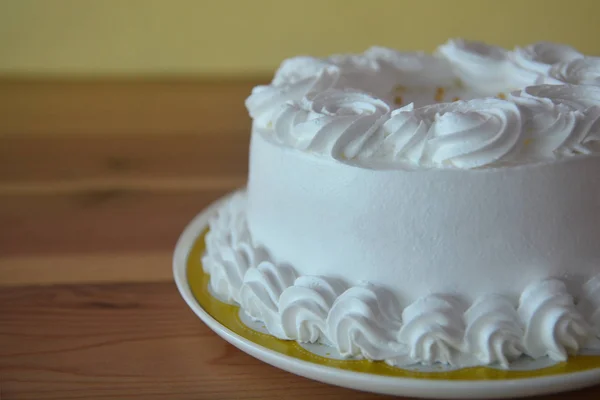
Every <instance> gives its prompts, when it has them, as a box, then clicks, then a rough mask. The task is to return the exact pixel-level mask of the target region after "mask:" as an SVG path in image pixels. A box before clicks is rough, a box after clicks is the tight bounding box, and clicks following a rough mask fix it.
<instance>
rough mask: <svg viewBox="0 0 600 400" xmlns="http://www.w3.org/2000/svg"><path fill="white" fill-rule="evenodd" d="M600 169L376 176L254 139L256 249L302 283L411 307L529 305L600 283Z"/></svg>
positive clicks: (592, 162)
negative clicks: (364, 291) (383, 293)
mask: <svg viewBox="0 0 600 400" xmlns="http://www.w3.org/2000/svg"><path fill="white" fill-rule="evenodd" d="M598 204H600V158H599V157H589V158H588V157H579V158H570V159H568V160H564V161H563V162H560V163H550V164H538V165H525V166H521V167H518V168H499V169H485V170H471V171H465V170H416V171H403V170H368V169H363V168H357V167H354V166H351V165H347V164H344V163H341V162H337V161H335V160H330V159H327V158H316V157H314V156H312V155H311V154H306V153H304V152H301V151H297V150H294V149H282V148H281V147H279V146H278V145H277V144H274V143H272V142H270V141H268V140H267V139H265V137H264V136H263V135H261V134H260V133H259V132H254V134H253V136H252V141H251V150H250V172H249V178H248V206H247V207H248V208H247V219H248V226H249V230H250V232H251V233H252V237H253V240H254V243H256V244H257V245H259V246H263V247H265V248H266V249H268V250H269V252H270V254H271V256H272V257H273V258H274V260H275V261H277V262H279V263H288V264H290V265H292V266H294V267H295V268H297V269H298V271H299V272H301V273H302V274H307V275H325V276H330V277H336V278H345V279H347V280H349V281H350V282H351V283H356V282H359V281H363V280H364V281H369V282H373V283H377V284H383V285H388V286H389V288H390V290H392V291H393V292H394V293H395V294H396V295H397V296H398V297H399V298H400V299H402V300H405V301H414V300H416V299H417V298H419V297H420V296H423V295H424V294H427V293H438V292H439V293H453V294H456V295H458V296H461V297H464V298H465V299H466V300H469V301H473V300H475V299H476V298H477V297H479V296H481V295H484V294H486V293H495V292H497V293H502V294H508V295H512V296H517V295H518V294H519V293H520V292H522V291H523V290H524V288H525V287H526V286H527V285H529V284H531V283H532V282H536V281H538V280H541V279H545V278H548V277H567V278H569V281H570V280H575V281H576V280H579V279H588V278H589V277H591V276H592V275H593V274H594V273H598V272H600V270H599V267H598V266H599V265H600V246H598V244H597V238H598V237H600V214H599V213H598V212H597V211H596V210H597V207H598Z"/></svg>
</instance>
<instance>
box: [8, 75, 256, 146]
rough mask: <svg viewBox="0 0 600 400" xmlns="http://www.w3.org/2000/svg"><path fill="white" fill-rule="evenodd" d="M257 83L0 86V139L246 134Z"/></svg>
mask: <svg viewBox="0 0 600 400" xmlns="http://www.w3.org/2000/svg"><path fill="white" fill-rule="evenodd" d="M259 83H261V82H260V81H256V80H252V81H224V82H204V81H179V82H178V81H172V82H161V81H155V82H152V81H138V82H135V81H133V82H131V81H129V82H128V81H91V82H90V81H7V80H5V81H0V121H2V123H1V124H0V135H7V134H40V135H48V134H75V135H87V134H103V135H104V134H128V135H130V134H139V135H149V134H164V135H172V134H185V133H188V134H189V133H192V134H208V133H214V132H222V133H230V132H240V131H247V130H248V129H249V127H250V118H249V117H248V112H247V110H246V109H245V106H244V100H245V99H246V98H247V97H248V96H249V95H250V92H251V90H252V88H253V87H254V86H255V85H257V84H259Z"/></svg>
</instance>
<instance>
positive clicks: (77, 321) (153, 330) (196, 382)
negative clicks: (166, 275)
mask: <svg viewBox="0 0 600 400" xmlns="http://www.w3.org/2000/svg"><path fill="white" fill-rule="evenodd" d="M0 320H1V323H0V382H1V388H2V400H13V399H15V400H16V399H19V400H26V399H48V400H49V399H56V400H66V399H82V398H85V399H96V398H97V399H106V398H111V399H112V398H114V399H138V398H140V399H146V400H150V399H165V398H168V399H170V400H176V399H215V400H216V399H238V398H244V399H265V400H266V399H290V400H291V399H306V398H309V397H310V398H314V399H376V398H381V396H375V395H370V394H363V393H359V392H354V391H351V390H344V389H339V388H335V387H332V386H328V385H325V384H321V383H317V382H314V381H310V380H308V379H304V378H300V377H297V376H294V375H292V374H289V373H286V372H283V371H280V370H278V369H276V368H273V367H271V366H269V365H267V364H264V363H261V362H259V361H257V360H255V359H253V358H251V357H250V356H248V355H246V354H245V353H243V352H241V351H238V350H237V349H235V348H234V347H232V346H230V345H229V344H227V343H226V342H225V341H223V340H222V339H220V338H219V337H218V336H216V335H215V334H213V333H212V331H210V330H209V329H208V328H207V327H206V326H205V325H204V324H203V323H202V322H201V321H200V320H199V319H198V318H196V316H195V315H193V314H192V312H191V311H190V310H189V309H188V308H187V306H186V305H185V304H184V302H183V300H181V298H180V297H179V294H178V293H177V292H176V289H175V287H174V285H173V284H169V283H167V284H120V285H100V286H98V285H96V286H89V285H71V286H56V287H46V288H35V287H29V288H3V289H0Z"/></svg>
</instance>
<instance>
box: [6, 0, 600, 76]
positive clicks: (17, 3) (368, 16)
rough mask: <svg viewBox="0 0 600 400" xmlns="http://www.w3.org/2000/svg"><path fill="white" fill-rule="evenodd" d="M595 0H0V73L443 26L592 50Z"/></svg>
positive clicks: (318, 44) (253, 68) (389, 42)
mask: <svg viewBox="0 0 600 400" xmlns="http://www.w3.org/2000/svg"><path fill="white" fill-rule="evenodd" d="M599 15H600V0H571V1H564V0H556V1H555V0H437V1H436V0H412V1H401V0H399V1H394V0H247V1H246V0H221V1H219V0H210V1H208V0H207V1H201V0H198V1H190V0H163V1H159V0H88V1H86V0H37V1H36V0H0V74H5V75H6V74H9V75H12V74H18V75H23V74H26V75H27V74H34V75H46V74H58V75H72V74H75V75H84V76H87V75H115V74H116V75H131V74H138V75H140V74H141V75H164V74H166V75H182V74H183V75H189V74H217V75H229V74H235V75H257V74H263V73H268V72H270V71H271V70H272V69H273V68H274V67H276V66H277V65H278V64H279V62H280V60H281V59H282V58H284V57H287V56H291V55H295V54H300V53H306V54H313V55H326V54H329V53H332V52H349V51H361V50H363V49H365V48H366V47H368V46H370V45H372V44H379V45H385V46H392V47H398V48H403V49H407V50H416V49H424V50H431V49H433V48H434V47H435V46H436V45H437V44H440V43H442V42H444V41H445V40H446V39H447V38H448V37H466V38H477V39H481V40H484V41H488V42H491V43H496V44H499V45H503V46H507V47H513V46H514V45H516V44H525V43H528V42H533V41H537V40H550V41H557V42H564V43H569V44H572V45H574V46H576V47H577V48H579V49H580V50H581V51H584V52H586V53H593V54H600V40H599V39H600V23H599V22H598V16H599Z"/></svg>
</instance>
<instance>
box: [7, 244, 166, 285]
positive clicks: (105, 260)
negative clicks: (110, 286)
mask: <svg viewBox="0 0 600 400" xmlns="http://www.w3.org/2000/svg"><path fill="white" fill-rule="evenodd" d="M172 260H173V251H172V250H171V249H169V250H156V251H143V252H139V251H138V252H107V253H86V254H42V255H27V254H23V255H16V256H8V257H0V285H2V286H18V285H21V286H23V285H32V284H33V285H55V284H63V283H73V284H75V283H100V282H103V283H106V282H111V283H114V282H157V281H159V282H160V281H163V282H164V281H171V280H172V279H173V272H172Z"/></svg>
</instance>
